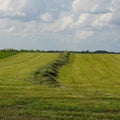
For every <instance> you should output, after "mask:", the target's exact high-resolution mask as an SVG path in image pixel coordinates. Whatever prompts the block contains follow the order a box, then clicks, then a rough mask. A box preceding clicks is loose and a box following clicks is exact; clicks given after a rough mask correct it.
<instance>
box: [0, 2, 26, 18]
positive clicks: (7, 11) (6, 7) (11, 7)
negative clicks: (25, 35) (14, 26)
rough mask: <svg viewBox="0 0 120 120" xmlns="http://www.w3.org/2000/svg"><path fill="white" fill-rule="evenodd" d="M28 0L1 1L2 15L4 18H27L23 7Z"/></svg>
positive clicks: (0, 10)
mask: <svg viewBox="0 0 120 120" xmlns="http://www.w3.org/2000/svg"><path fill="white" fill-rule="evenodd" d="M25 3H26V0H0V15H2V16H25V13H24V12H23V7H24V6H25Z"/></svg>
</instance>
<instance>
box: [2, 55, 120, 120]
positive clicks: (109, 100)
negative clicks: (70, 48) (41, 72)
mask: <svg viewBox="0 0 120 120" xmlns="http://www.w3.org/2000/svg"><path fill="white" fill-rule="evenodd" d="M58 56H59V54H58V53H19V54H16V55H14V56H10V57H7V58H4V59H0V120H28V119H29V120H119V119H120V55H114V54H99V55H97V54H75V53H73V54H72V53H71V55H70V60H69V63H68V64H67V65H64V66H63V67H62V68H61V69H60V70H59V76H58V78H57V80H58V81H59V83H60V84H61V87H58V88H53V87H47V86H40V85H39V84H35V83H34V82H33V81H32V80H29V79H27V78H28V76H29V75H30V74H31V73H32V72H33V71H34V70H36V69H37V68H38V67H42V66H45V65H46V64H48V63H50V62H52V61H54V60H55V59H57V57H58Z"/></svg>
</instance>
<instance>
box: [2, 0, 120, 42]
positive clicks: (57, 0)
mask: <svg viewBox="0 0 120 120" xmlns="http://www.w3.org/2000/svg"><path fill="white" fill-rule="evenodd" d="M119 11H120V0H0V32H7V33H8V32H9V33H25V34H29V33H31V34H34V33H47V32H50V33H56V32H57V33H60V34H61V33H63V34H64V35H65V34H70V35H71V36H73V37H74V38H75V39H77V40H78V41H79V40H82V39H83V40H85V39H89V38H91V37H93V36H94V35H95V34H96V32H97V31H98V32H102V30H105V29H107V27H108V28H110V27H109V26H114V28H116V27H119V25H120V12H119ZM100 30H101V31H100ZM107 30H108V29H107ZM106 36H107V35H106Z"/></svg>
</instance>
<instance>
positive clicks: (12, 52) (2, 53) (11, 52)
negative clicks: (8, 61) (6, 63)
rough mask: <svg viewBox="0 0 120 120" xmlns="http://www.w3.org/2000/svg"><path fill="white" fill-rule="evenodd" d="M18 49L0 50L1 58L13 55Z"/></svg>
mask: <svg viewBox="0 0 120 120" xmlns="http://www.w3.org/2000/svg"><path fill="white" fill-rule="evenodd" d="M16 53H18V52H16V51H0V59H3V58H6V57H9V56H11V55H15V54H16Z"/></svg>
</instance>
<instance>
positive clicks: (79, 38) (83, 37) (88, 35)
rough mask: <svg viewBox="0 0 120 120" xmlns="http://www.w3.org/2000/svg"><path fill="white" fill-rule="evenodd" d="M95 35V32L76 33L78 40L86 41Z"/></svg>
mask: <svg viewBox="0 0 120 120" xmlns="http://www.w3.org/2000/svg"><path fill="white" fill-rule="evenodd" d="M93 34H94V32H93V31H77V33H76V35H75V36H76V40H77V41H78V40H84V39H86V38H88V37H91V36H92V35H93Z"/></svg>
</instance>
